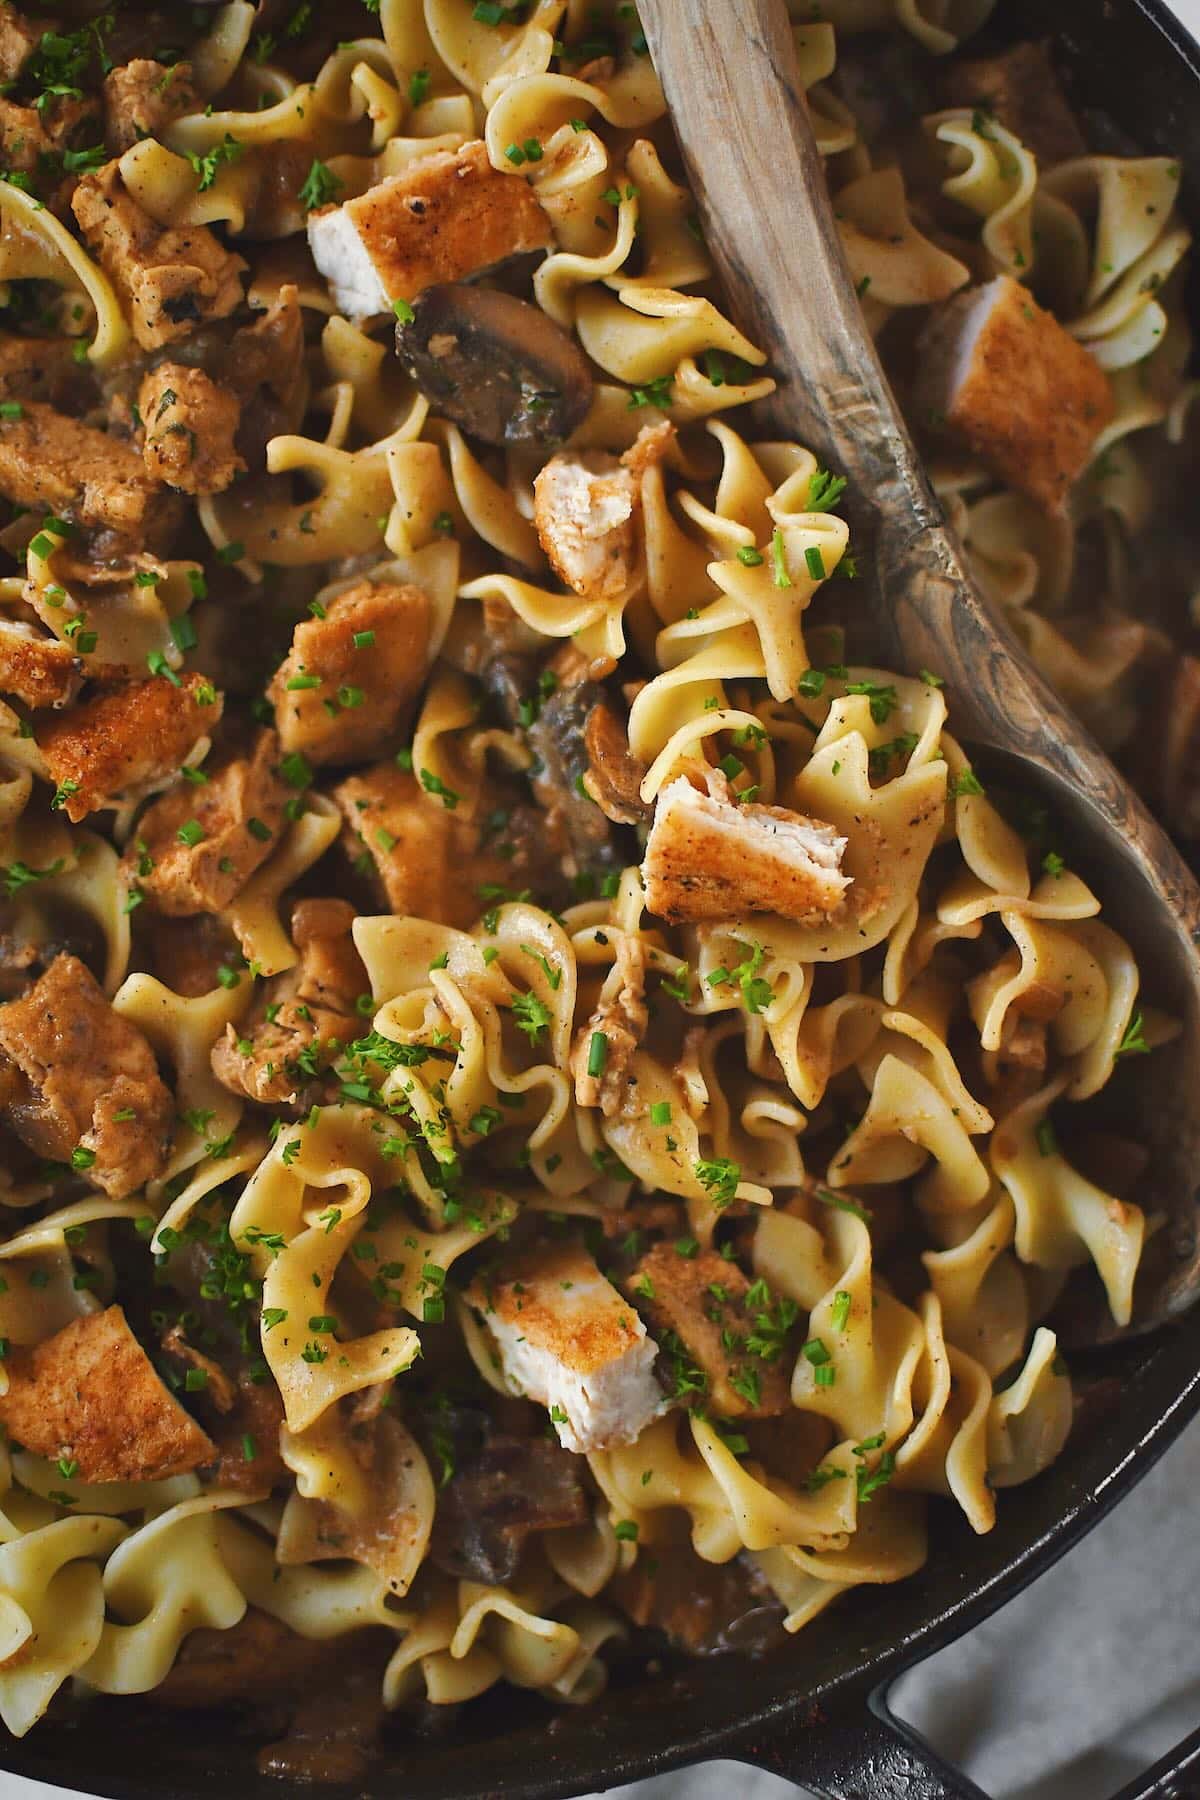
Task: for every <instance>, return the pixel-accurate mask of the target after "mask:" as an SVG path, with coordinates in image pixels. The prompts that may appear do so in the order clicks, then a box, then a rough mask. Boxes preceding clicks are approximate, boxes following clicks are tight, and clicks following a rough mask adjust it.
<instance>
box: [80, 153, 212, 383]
mask: <svg viewBox="0 0 1200 1800" xmlns="http://www.w3.org/2000/svg"><path fill="white" fill-rule="evenodd" d="M71 208H72V210H73V212H74V214H75V217H76V218H77V219H78V221H79V225H80V229H81V230H82V232H83V235H84V237H85V238H86V239H87V242H88V246H89V248H90V249H91V250H92V251H93V252H94V253H95V255H96V256H97V257H98V258H99V260H100V262H101V264H102V265H103V268H104V271H105V273H106V274H107V275H108V277H109V280H110V281H111V282H112V283H113V285H114V287H115V288H116V289H117V292H118V294H120V296H121V297H122V299H123V300H124V301H125V303H126V305H127V306H128V309H129V319H130V324H131V325H132V327H133V334H134V336H135V337H136V339H137V341H138V343H139V344H140V345H141V347H142V349H143V350H156V349H158V348H159V346H160V345H162V344H171V343H174V342H176V340H177V339H179V338H184V337H187V336H188V334H189V333H190V332H191V331H193V330H194V329H195V327H196V326H197V325H198V324H199V323H200V321H201V320H202V319H224V318H227V317H228V316H229V314H230V313H231V312H233V311H235V310H236V308H237V307H238V306H240V305H241V301H242V271H243V270H244V269H245V267H246V264H245V263H244V262H243V260H242V258H241V257H240V256H234V255H232V254H231V252H230V251H228V250H226V249H225V248H224V246H223V245H222V244H221V242H220V240H219V239H218V237H217V236H216V234H215V232H213V231H211V230H210V229H209V227H208V226H207V225H187V226H184V227H182V228H180V229H178V230H177V229H176V228H175V227H174V226H162V225H160V224H158V222H157V220H155V219H152V218H151V217H150V214H149V213H148V212H145V211H144V210H143V209H142V207H140V206H139V205H138V203H137V201H136V200H135V199H134V198H133V196H132V195H131V194H130V193H129V192H128V190H127V189H126V187H125V184H124V182H123V181H122V179H121V171H120V169H119V168H118V166H117V164H116V163H115V162H110V163H107V164H106V165H105V166H104V168H102V169H97V170H96V171H95V172H94V173H92V174H88V175H85V176H84V177H83V179H82V180H81V181H80V183H79V186H78V187H77V188H76V190H75V193H74V195H73V197H72V200H71Z"/></svg>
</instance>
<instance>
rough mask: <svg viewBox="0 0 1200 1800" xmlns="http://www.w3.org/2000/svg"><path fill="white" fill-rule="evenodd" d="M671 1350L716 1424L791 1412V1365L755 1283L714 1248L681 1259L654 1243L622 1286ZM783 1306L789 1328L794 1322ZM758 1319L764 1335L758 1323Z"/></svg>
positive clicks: (759, 1286) (773, 1314)
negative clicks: (690, 1368)
mask: <svg viewBox="0 0 1200 1800" xmlns="http://www.w3.org/2000/svg"><path fill="white" fill-rule="evenodd" d="M621 1285H622V1286H623V1288H624V1289H625V1292H626V1293H627V1294H628V1295H629V1297H630V1299H632V1300H636V1301H637V1304H638V1306H639V1308H640V1309H641V1311H642V1312H643V1313H644V1314H645V1315H646V1317H647V1318H648V1319H649V1321H650V1328H651V1330H652V1331H653V1332H654V1334H655V1336H656V1337H657V1338H658V1340H659V1342H660V1343H662V1344H663V1345H664V1347H665V1348H666V1349H667V1350H668V1351H670V1350H671V1349H672V1347H673V1346H674V1344H675V1341H676V1340H678V1344H679V1345H681V1346H682V1351H683V1354H684V1355H685V1356H686V1357H687V1359H688V1361H689V1363H692V1364H694V1365H695V1366H696V1367H697V1368H698V1369H699V1370H700V1371H701V1372H702V1374H703V1376H704V1388H703V1392H702V1393H701V1394H699V1395H698V1396H697V1398H698V1399H701V1400H702V1401H703V1403H704V1405H705V1406H706V1407H709V1408H710V1409H711V1410H712V1411H713V1412H715V1413H717V1414H719V1415H720V1416H721V1417H723V1418H731V1419H736V1418H742V1417H743V1416H750V1417H753V1418H768V1417H770V1416H771V1415H772V1414H773V1413H781V1412H786V1411H787V1410H788V1409H789V1408H790V1406H791V1403H792V1402H791V1375H792V1361H793V1358H792V1357H789V1356H787V1355H786V1354H785V1352H784V1340H785V1334H784V1333H783V1332H782V1331H779V1330H777V1329H775V1328H774V1323H773V1322H774V1321H775V1320H776V1319H777V1316H778V1315H777V1314H776V1311H775V1309H774V1308H773V1307H772V1306H771V1305H770V1301H769V1296H767V1295H766V1294H765V1292H764V1285H763V1283H762V1282H755V1283H754V1284H753V1285H752V1284H751V1282H750V1280H749V1278H748V1277H747V1276H746V1275H744V1274H743V1273H742V1271H741V1269H740V1268H739V1267H738V1266H737V1264H736V1263H732V1262H727V1261H726V1260H725V1258H724V1257H723V1256H722V1255H721V1254H720V1252H719V1251H716V1250H697V1251H696V1252H695V1254H694V1255H692V1256H683V1255H681V1253H680V1252H679V1251H678V1250H677V1249H676V1248H675V1246H674V1244H655V1246H654V1247H653V1249H651V1250H647V1252H646V1254H645V1255H644V1256H643V1257H642V1259H641V1261H640V1262H638V1263H637V1265H636V1266H635V1268H634V1269H633V1270H632V1271H631V1273H630V1274H629V1275H628V1276H627V1277H626V1278H625V1280H624V1281H623V1282H622V1284H621ZM785 1304H786V1305H788V1306H789V1308H790V1317H788V1315H787V1314H785V1315H784V1316H785V1317H787V1320H788V1323H789V1324H790V1322H791V1319H794V1317H795V1308H794V1307H790V1303H785ZM764 1320H765V1329H764V1326H763V1321H764Z"/></svg>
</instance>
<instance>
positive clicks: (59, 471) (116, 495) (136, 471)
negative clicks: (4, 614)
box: [0, 400, 179, 550]
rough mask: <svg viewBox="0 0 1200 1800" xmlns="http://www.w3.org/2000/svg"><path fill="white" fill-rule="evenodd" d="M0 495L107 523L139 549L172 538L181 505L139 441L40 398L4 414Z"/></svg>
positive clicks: (80, 521) (82, 521)
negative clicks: (14, 414)
mask: <svg viewBox="0 0 1200 1800" xmlns="http://www.w3.org/2000/svg"><path fill="white" fill-rule="evenodd" d="M0 493H2V494H3V495H4V497H5V498H6V499H8V500H15V501H16V503H17V505H18V506H28V507H30V508H31V509H33V510H35V511H38V512H44V513H55V514H56V515H57V516H58V517H59V518H62V519H68V520H70V521H71V523H73V524H76V525H84V526H89V527H101V526H102V527H104V528H105V529H106V530H108V531H110V532H112V533H113V534H114V536H115V537H116V538H118V539H120V540H121V541H122V542H123V543H126V544H128V545H131V546H134V547H136V548H137V549H139V550H143V549H157V548H159V547H160V546H162V545H165V544H166V543H167V541H168V540H169V538H170V535H171V533H172V531H173V530H174V528H175V524H176V522H177V521H178V518H179V502H178V501H176V500H175V499H173V498H172V497H171V496H170V495H168V494H164V493H163V491H162V489H161V488H160V487H157V486H156V485H155V483H154V482H153V481H151V479H150V477H149V475H147V473H146V470H145V467H144V465H143V463H142V459H141V457H140V456H139V455H138V453H137V451H136V450H135V449H134V448H133V446H132V445H131V444H127V443H124V442H122V440H121V439H120V438H117V437H110V436H109V434H108V433H107V432H104V431H97V430H96V428H95V426H93V425H85V424H84V423H83V421H82V420H81V419H69V418H67V417H66V415H65V414H63V413H60V412H55V410H54V408H53V407H51V406H45V405H43V404H42V402H41V401H40V400H26V401H23V402H22V405H21V416H20V418H16V419H8V418H4V419H0Z"/></svg>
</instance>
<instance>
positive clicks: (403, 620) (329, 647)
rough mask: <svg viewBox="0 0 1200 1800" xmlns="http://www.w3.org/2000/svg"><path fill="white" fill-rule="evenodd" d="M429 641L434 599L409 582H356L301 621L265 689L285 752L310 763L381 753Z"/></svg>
mask: <svg viewBox="0 0 1200 1800" xmlns="http://www.w3.org/2000/svg"><path fill="white" fill-rule="evenodd" d="M428 641H429V596H428V595H427V594H426V592H425V590H424V589H423V588H419V587H414V586H413V585H412V584H411V583H410V582H404V583H403V584H400V583H396V582H378V583H375V582H370V581H358V582H356V583H355V584H354V586H353V587H351V588H347V589H346V590H345V592H344V593H341V594H338V595H337V597H336V599H334V600H332V601H330V602H329V604H328V606H327V608H326V612H325V617H324V618H323V619H320V618H313V619H304V620H303V621H302V622H301V623H300V624H299V625H297V627H296V630H295V634H294V636H293V638H292V647H291V650H290V651H289V653H288V655H287V656H286V657H285V658H284V660H283V662H282V663H280V665H279V668H278V669H277V670H276V671H275V675H274V678H273V680H272V682H271V685H270V688H269V689H268V690H267V691H268V697H269V699H270V700H271V703H272V704H273V706H274V708H275V720H276V729H277V730H278V732H279V741H280V743H281V744H282V745H283V747H284V749H285V750H288V751H292V750H298V751H300V752H301V753H302V754H303V755H304V756H306V757H307V758H308V760H309V762H311V763H348V762H365V761H366V759H367V758H368V757H369V756H375V755H378V753H379V752H380V750H382V749H383V748H384V747H385V746H386V744H387V741H388V739H389V738H390V737H391V736H392V735H393V734H394V732H395V731H396V730H397V729H398V727H399V725H400V722H401V719H402V718H403V716H404V714H405V712H406V711H407V709H408V707H409V706H410V705H411V703H412V702H413V700H415V699H416V697H417V694H418V693H419V692H420V689H421V683H422V682H423V680H424V678H425V668H426V664H427V661H428V655H427V650H428Z"/></svg>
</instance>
